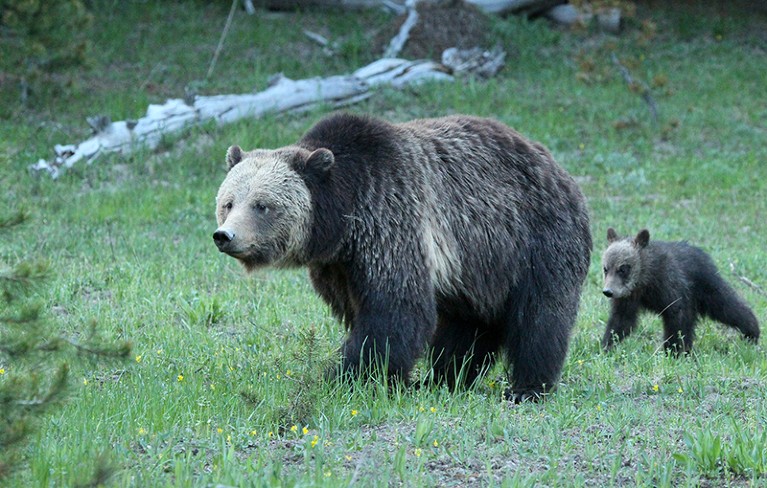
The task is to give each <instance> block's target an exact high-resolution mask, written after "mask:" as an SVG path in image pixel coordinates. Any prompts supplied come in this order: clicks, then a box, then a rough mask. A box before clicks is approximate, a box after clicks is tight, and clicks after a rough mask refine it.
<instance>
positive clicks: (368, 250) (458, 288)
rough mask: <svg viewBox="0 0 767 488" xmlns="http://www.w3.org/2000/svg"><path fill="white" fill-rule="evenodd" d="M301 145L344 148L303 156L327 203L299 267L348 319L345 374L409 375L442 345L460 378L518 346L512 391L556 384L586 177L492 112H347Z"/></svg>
mask: <svg viewBox="0 0 767 488" xmlns="http://www.w3.org/2000/svg"><path fill="white" fill-rule="evenodd" d="M296 146H297V147H298V148H300V150H299V151H298V154H299V156H298V157H299V158H301V157H305V156H301V155H302V154H304V155H305V154H309V153H312V154H315V153H316V150H317V149H320V148H325V149H328V150H330V152H332V154H333V157H334V163H333V165H332V166H331V167H330V168H329V169H323V170H319V171H317V170H312V169H311V167H307V166H311V165H305V164H302V163H301V162H300V161H299V162H298V163H295V162H294V163H292V166H293V167H294V168H298V169H297V171H298V172H299V173H300V174H301V175H302V178H303V181H304V182H305V184H306V186H307V188H308V189H309V193H310V194H311V200H312V203H311V207H312V216H311V224H310V226H309V230H308V232H309V235H308V238H307V239H306V248H305V249H304V256H305V260H304V261H303V262H296V263H295V264H296V265H306V266H308V268H309V272H310V277H311V280H312V283H313V285H314V287H315V289H316V290H317V292H318V293H319V294H320V296H321V297H322V298H323V299H324V300H325V301H326V302H327V303H328V304H329V305H330V307H331V310H332V311H333V313H334V314H335V315H336V316H338V317H339V318H341V319H342V320H343V322H344V323H345V324H346V326H347V329H348V331H349V336H348V339H347V341H346V343H345V344H344V346H343V349H342V355H343V370H344V371H346V372H352V373H354V374H359V373H360V370H361V368H363V367H364V366H366V365H369V364H371V363H373V362H377V363H378V364H385V365H386V368H387V369H388V373H389V375H391V376H393V377H396V378H406V377H407V375H408V373H409V372H410V370H411V368H412V367H413V364H414V362H415V361H416V360H417V359H418V358H419V357H420V356H421V355H422V354H423V353H424V351H426V349H427V348H428V347H429V346H431V351H432V353H431V357H432V362H433V368H434V373H435V377H436V378H437V379H438V380H440V381H446V382H447V383H448V384H450V385H451V386H455V385H456V384H457V383H459V382H460V381H466V382H472V381H473V380H474V379H475V378H476V377H477V375H478V374H480V373H481V372H482V371H483V370H484V369H485V368H487V367H489V366H490V365H492V363H493V361H494V360H495V359H496V353H498V352H500V351H504V352H505V353H506V359H507V361H508V363H509V364H510V366H511V384H512V385H513V391H510V392H507V393H508V394H509V395H510V396H512V397H514V398H515V399H521V398H526V397H537V396H539V395H540V394H542V393H544V392H546V391H548V390H550V389H552V388H553V387H555V385H556V382H557V380H558V378H559V375H560V371H561V369H562V365H563V362H564V360H565V357H566V354H567V348H568V343H569V338H570V332H571V329H572V327H573V324H574V321H575V317H576V313H577V310H578V302H579V298H580V293H581V286H582V283H583V281H584V278H585V276H586V272H587V270H588V266H589V260H590V253H591V235H590V232H589V219H588V214H587V210H586V205H585V201H584V198H583V195H582V194H581V192H580V190H579V188H578V185H577V184H576V183H575V181H574V180H573V179H572V178H571V177H570V176H569V175H568V174H567V173H566V172H565V171H564V170H563V169H562V168H561V167H560V166H558V165H557V164H556V163H555V162H554V161H553V159H552V157H551V155H550V154H549V152H548V151H547V150H546V149H545V148H544V147H543V146H541V145H539V144H536V143H533V142H530V141H528V140H526V139H525V138H523V137H522V136H520V135H519V134H518V133H517V132H515V131H513V130H512V129H510V128H508V127H506V126H505V125H503V124H501V123H499V122H496V121H493V120H489V119H480V118H474V117H466V116H455V117H447V118H441V119H430V120H416V121H413V122H408V123H404V124H397V125H394V124H389V123H387V122H384V121H381V120H377V119H373V118H367V117H359V116H354V115H347V114H338V115H334V116H331V117H328V118H326V119H325V120H322V121H320V122H319V123H318V124H317V125H316V126H315V127H313V128H312V129H310V130H309V131H308V133H307V134H306V135H305V136H304V137H303V138H302V139H301V140H300V141H299V142H298V143H297V144H296ZM292 147H294V148H295V146H292ZM283 150H284V149H283ZM253 184H254V185H257V184H258V183H257V182H253ZM459 372H462V373H461V374H460V375H459Z"/></svg>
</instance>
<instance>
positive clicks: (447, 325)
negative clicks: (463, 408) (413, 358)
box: [431, 318, 501, 389]
mask: <svg viewBox="0 0 767 488" xmlns="http://www.w3.org/2000/svg"><path fill="white" fill-rule="evenodd" d="M500 344H501V340H500V339H499V338H498V337H497V336H496V335H495V334H494V333H493V332H492V331H491V330H487V329H486V328H485V327H480V328H477V327H476V326H475V325H474V324H472V323H467V322H465V321H461V320H458V319H445V318H440V320H439V322H438V325H437V330H436V332H435V334H434V338H433V339H432V343H431V345H432V347H431V354H432V370H433V371H434V379H435V381H436V382H437V383H443V382H444V383H447V385H448V386H449V387H450V388H451V389H454V388H456V387H458V386H460V385H469V386H470V385H471V384H472V383H473V382H474V381H475V380H476V379H477V377H478V376H480V375H481V374H483V373H484V372H485V371H487V370H488V369H489V368H490V367H491V366H492V365H493V362H494V360H495V353H496V351H497V350H498V348H499V346H500Z"/></svg>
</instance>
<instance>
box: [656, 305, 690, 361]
mask: <svg viewBox="0 0 767 488" xmlns="http://www.w3.org/2000/svg"><path fill="white" fill-rule="evenodd" d="M662 316H663V347H664V349H665V350H666V352H670V353H672V354H675V355H677V356H678V355H679V354H687V353H689V352H690V351H691V350H692V341H693V338H694V336H695V322H696V319H697V317H696V314H695V312H694V311H692V310H689V307H686V306H680V307H670V308H669V309H668V310H667V311H666V312H664V313H663V315H662Z"/></svg>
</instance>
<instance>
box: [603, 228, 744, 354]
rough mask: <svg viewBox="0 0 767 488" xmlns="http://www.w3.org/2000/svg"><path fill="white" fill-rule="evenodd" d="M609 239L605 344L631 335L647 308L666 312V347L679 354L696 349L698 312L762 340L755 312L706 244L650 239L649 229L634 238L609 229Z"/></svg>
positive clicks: (606, 252) (604, 262)
mask: <svg viewBox="0 0 767 488" xmlns="http://www.w3.org/2000/svg"><path fill="white" fill-rule="evenodd" d="M607 241H608V242H609V246H608V247H607V249H606V250H605V252H604V255H603V256H602V268H603V271H604V276H605V286H604V289H603V290H602V293H604V294H605V296H606V297H608V298H610V301H611V302H612V310H611V311H610V318H609V320H608V321H607V329H606V330H605V335H604V338H603V339H602V346H603V347H604V348H605V349H610V348H611V347H612V346H613V344H615V343H616V342H620V341H621V340H623V339H624V338H625V337H627V336H628V335H629V334H631V332H632V331H633V330H634V327H636V323H637V317H638V315H639V312H640V310H642V309H647V310H650V311H652V312H655V313H657V314H658V315H660V316H662V318H663V328H664V331H663V339H664V347H665V348H666V350H667V351H670V352H674V353H676V354H679V353H682V352H684V353H687V352H689V351H690V350H691V349H692V341H693V337H694V329H695V324H696V322H697V320H698V316H699V315H703V316H706V317H710V318H711V319H713V320H716V321H718V322H721V323H723V324H725V325H728V326H730V327H733V328H735V329H738V330H739V331H740V332H741V333H742V334H743V336H744V337H746V338H747V339H749V340H751V341H752V342H754V343H756V342H757V341H758V340H759V323H758V322H757V320H756V317H755V316H754V313H753V312H752V311H751V309H750V308H749V307H748V305H747V304H746V303H745V302H744V301H743V300H742V299H741V298H740V297H739V296H738V294H737V293H736V292H735V290H733V289H732V287H730V285H728V284H727V283H726V282H725V281H724V280H723V279H722V277H721V276H720V275H719V270H717V269H716V266H715V265H714V262H713V261H712V260H711V258H710V257H709V255H708V254H706V253H705V252H704V251H703V250H702V249H699V248H697V247H695V246H691V245H689V244H687V243H686V242H662V241H652V242H650V232H648V231H647V229H644V230H642V231H640V232H639V233H638V234H637V235H636V237H634V238H633V239H632V238H631V237H625V238H620V237H618V234H616V233H615V230H613V229H612V228H610V229H608V230H607Z"/></svg>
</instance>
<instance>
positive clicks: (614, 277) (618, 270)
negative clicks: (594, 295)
mask: <svg viewBox="0 0 767 488" xmlns="http://www.w3.org/2000/svg"><path fill="white" fill-rule="evenodd" d="M607 242H608V243H609V245H608V246H607V249H605V252H604V254H603V255H602V271H603V272H604V278H605V282H604V288H603V289H602V293H604V295H605V296H606V297H608V298H624V297H627V296H629V295H631V294H632V293H633V292H634V290H635V289H636V288H637V286H638V285H639V284H640V283H641V280H640V277H641V275H642V250H643V249H644V248H645V247H647V244H649V242H650V232H649V231H648V230H647V229H643V230H641V231H640V232H639V233H638V234H637V235H636V237H634V238H631V237H624V238H620V237H618V234H617V233H616V232H615V230H614V229H613V228H612V227H611V228H609V229H607Z"/></svg>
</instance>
